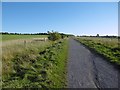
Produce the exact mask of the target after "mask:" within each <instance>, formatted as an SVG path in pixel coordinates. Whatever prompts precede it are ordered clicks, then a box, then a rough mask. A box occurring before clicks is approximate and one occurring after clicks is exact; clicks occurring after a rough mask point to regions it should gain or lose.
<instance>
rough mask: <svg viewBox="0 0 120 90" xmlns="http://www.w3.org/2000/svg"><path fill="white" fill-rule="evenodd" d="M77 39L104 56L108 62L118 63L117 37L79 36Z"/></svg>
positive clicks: (119, 49) (119, 52)
mask: <svg viewBox="0 0 120 90" xmlns="http://www.w3.org/2000/svg"><path fill="white" fill-rule="evenodd" d="M77 40H78V41H80V42H81V43H82V44H84V45H86V46H88V47H89V48H91V49H93V50H95V51H97V52H98V53H99V54H101V55H103V56H105V57H106V58H108V60H110V62H112V63H115V64H117V65H120V47H118V39H117V38H97V37H79V38H77Z"/></svg>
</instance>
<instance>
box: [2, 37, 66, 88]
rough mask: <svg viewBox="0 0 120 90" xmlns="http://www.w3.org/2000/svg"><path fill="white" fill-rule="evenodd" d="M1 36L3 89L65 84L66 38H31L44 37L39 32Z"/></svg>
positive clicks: (63, 85) (61, 86) (60, 86)
mask: <svg viewBox="0 0 120 90" xmlns="http://www.w3.org/2000/svg"><path fill="white" fill-rule="evenodd" d="M2 37H3V38H4V40H3V42H2V46H1V47H2V56H1V57H2V87H3V88H25V87H26V88H27V87H29V88H30V87H36V88H38V87H39V88H40V87H41V88H48V87H51V88H57V87H58V88H63V87H65V86H66V74H65V73H66V60H67V51H68V50H67V49H68V40H67V39H61V40H58V41H55V42H53V41H49V40H47V41H39V40H38V41H36V40H33V39H32V38H38V37H39V38H40V37H45V36H39V35H36V36H32V35H31V36H27V35H26V36H25V35H23V37H22V38H20V37H21V35H20V36H18V35H16V36H15V35H13V36H12V35H6V36H5V35H3V36H2ZM13 37H14V38H13ZM24 41H26V42H24Z"/></svg>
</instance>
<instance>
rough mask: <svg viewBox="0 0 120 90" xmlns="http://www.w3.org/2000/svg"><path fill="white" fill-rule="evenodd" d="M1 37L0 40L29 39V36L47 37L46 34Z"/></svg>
mask: <svg viewBox="0 0 120 90" xmlns="http://www.w3.org/2000/svg"><path fill="white" fill-rule="evenodd" d="M1 36H2V39H1V40H0V41H2V42H3V41H8V40H17V39H31V38H43V37H47V35H1Z"/></svg>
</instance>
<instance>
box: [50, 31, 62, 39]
mask: <svg viewBox="0 0 120 90" xmlns="http://www.w3.org/2000/svg"><path fill="white" fill-rule="evenodd" d="M60 38H61V35H60V34H59V33H58V32H53V31H52V32H50V33H49V36H48V39H49V40H52V41H56V40H59V39H60Z"/></svg>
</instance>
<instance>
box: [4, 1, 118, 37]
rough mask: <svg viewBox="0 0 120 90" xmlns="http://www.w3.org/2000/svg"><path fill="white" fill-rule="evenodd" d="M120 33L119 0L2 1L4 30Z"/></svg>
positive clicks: (81, 33)
mask: <svg viewBox="0 0 120 90" xmlns="http://www.w3.org/2000/svg"><path fill="white" fill-rule="evenodd" d="M52 30H54V31H58V32H61V33H66V34H74V35H96V34H99V35H118V3H117V2H3V3H2V31H3V32H17V33H38V32H47V31H52Z"/></svg>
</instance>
